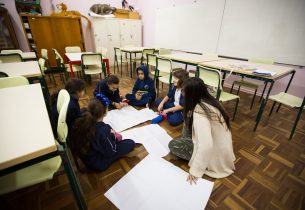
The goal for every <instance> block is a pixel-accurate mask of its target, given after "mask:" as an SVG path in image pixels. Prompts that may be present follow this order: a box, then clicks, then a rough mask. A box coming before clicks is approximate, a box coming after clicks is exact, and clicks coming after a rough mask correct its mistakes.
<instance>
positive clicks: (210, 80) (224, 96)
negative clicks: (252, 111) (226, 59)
mask: <svg viewBox="0 0 305 210" xmlns="http://www.w3.org/2000/svg"><path fill="white" fill-rule="evenodd" d="M196 77H199V78H201V79H202V80H203V81H204V83H205V84H206V85H208V86H210V87H214V88H216V96H215V98H216V99H217V100H219V101H220V102H227V101H232V100H236V105H235V109H234V114H233V119H232V120H234V119H235V115H236V112H237V107H238V103H239V96H238V95H234V94H231V93H227V92H225V91H223V89H222V86H221V80H222V79H221V78H222V77H221V72H220V71H219V70H217V69H212V68H207V67H204V66H200V65H198V66H197V70H196Z"/></svg>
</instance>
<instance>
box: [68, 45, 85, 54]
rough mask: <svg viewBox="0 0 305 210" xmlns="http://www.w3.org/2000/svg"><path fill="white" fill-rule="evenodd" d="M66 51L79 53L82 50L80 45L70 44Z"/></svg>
mask: <svg viewBox="0 0 305 210" xmlns="http://www.w3.org/2000/svg"><path fill="white" fill-rule="evenodd" d="M65 51H66V53H79V52H82V50H81V48H80V47H79V46H68V47H65Z"/></svg>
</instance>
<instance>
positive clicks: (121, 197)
mask: <svg viewBox="0 0 305 210" xmlns="http://www.w3.org/2000/svg"><path fill="white" fill-rule="evenodd" d="M187 176H188V173H187V172H185V171H183V170H182V169H180V168H178V167H176V166H175V165H173V164H171V163H170V162H168V161H166V160H164V159H162V158H160V157H156V156H154V155H148V156H147V157H146V158H144V159H143V160H142V161H141V162H140V163H139V164H138V165H136V166H135V167H134V168H133V169H131V170H130V171H129V172H128V173H127V174H126V175H125V176H124V177H123V178H122V179H120V180H119V181H118V182H117V183H116V184H115V185H113V186H112V187H111V188H110V189H109V190H108V191H107V192H106V193H105V196H106V197H107V198H108V199H109V200H110V201H111V202H112V203H113V204H114V205H116V207H118V208H119V209H121V210H144V209H145V210H156V209H158V210H163V209H164V210H168V209H175V210H180V209H181V210H185V209H192V210H197V209H198V210H202V209H204V208H205V206H206V204H207V202H208V200H209V197H210V195H211V192H212V189H213V182H210V181H207V180H204V179H198V180H197V184H196V185H194V184H193V185H190V184H189V182H186V178H187Z"/></svg>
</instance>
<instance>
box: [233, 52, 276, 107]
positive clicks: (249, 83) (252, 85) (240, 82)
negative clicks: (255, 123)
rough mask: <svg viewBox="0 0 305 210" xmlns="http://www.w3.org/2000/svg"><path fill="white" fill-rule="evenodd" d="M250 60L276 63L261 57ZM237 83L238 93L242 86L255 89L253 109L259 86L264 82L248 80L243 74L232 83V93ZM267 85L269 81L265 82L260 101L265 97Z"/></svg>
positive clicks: (260, 62) (250, 60)
mask: <svg viewBox="0 0 305 210" xmlns="http://www.w3.org/2000/svg"><path fill="white" fill-rule="evenodd" d="M248 61H249V62H250V63H257V64H273V63H274V62H273V61H272V60H267V59H261V58H250V59H249V60H248ZM235 85H237V86H238V89H237V95H238V94H239V90H240V87H246V88H249V89H253V90H254V94H253V98H252V102H251V106H250V109H252V107H253V104H254V100H255V97H256V93H257V90H258V88H259V87H260V86H261V85H262V84H261V83H258V82H252V81H249V80H246V79H245V78H244V77H243V76H242V77H241V79H240V80H235V81H234V82H233V83H232V87H231V90H230V93H232V91H233V89H234V86H235ZM266 87H267V83H266V82H265V86H264V89H263V92H262V94H261V97H260V99H259V102H261V100H262V98H263V96H264V93H265V90H266Z"/></svg>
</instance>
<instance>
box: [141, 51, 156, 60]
mask: <svg viewBox="0 0 305 210" xmlns="http://www.w3.org/2000/svg"><path fill="white" fill-rule="evenodd" d="M148 53H149V54H154V53H155V49H143V51H142V57H144V58H145V59H146V55H147V54H148Z"/></svg>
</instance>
